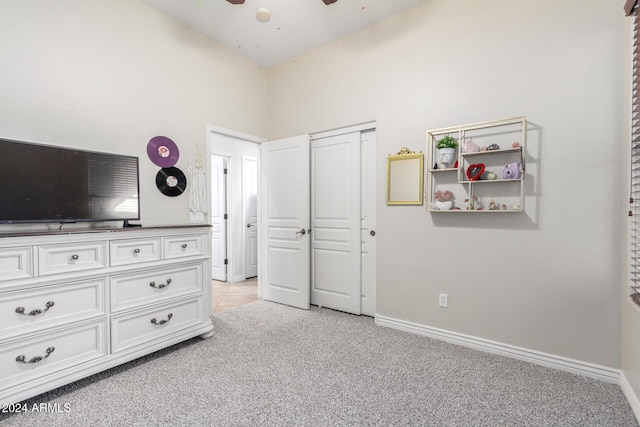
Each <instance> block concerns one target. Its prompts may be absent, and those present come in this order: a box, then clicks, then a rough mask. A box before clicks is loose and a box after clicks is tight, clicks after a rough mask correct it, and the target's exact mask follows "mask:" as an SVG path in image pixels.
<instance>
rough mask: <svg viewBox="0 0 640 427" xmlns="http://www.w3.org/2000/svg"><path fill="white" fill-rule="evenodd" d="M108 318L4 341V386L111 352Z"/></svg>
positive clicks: (0, 357) (0, 363) (0, 355)
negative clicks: (108, 337) (7, 342)
mask: <svg viewBox="0 0 640 427" xmlns="http://www.w3.org/2000/svg"><path fill="white" fill-rule="evenodd" d="M105 330H106V320H101V321H100V322H92V323H87V324H84V325H76V326H75V327H74V328H73V329H65V330H60V331H55V332H51V333H48V334H42V335H39V336H36V337H30V338H27V339H24V340H19V341H14V342H11V343H9V344H3V345H2V347H1V349H0V378H2V385H0V390H1V389H6V388H9V387H12V386H15V385H17V384H20V383H24V382H27V381H30V380H33V379H36V378H39V377H42V376H44V375H48V374H52V373H54V372H56V371H60V370H62V369H65V368H72V367H74V366H77V365H79V364H81V363H84V362H87V361H89V360H93V359H96V358H99V357H103V356H105V355H106V354H107V348H106V340H105Z"/></svg>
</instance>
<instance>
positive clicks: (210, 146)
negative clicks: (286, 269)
mask: <svg viewBox="0 0 640 427" xmlns="http://www.w3.org/2000/svg"><path fill="white" fill-rule="evenodd" d="M216 135H221V136H226V137H231V138H235V139H239V140H243V141H246V142H251V143H254V144H256V145H257V146H258V147H257V148H258V150H257V151H258V154H257V157H256V161H257V168H258V176H260V145H261V144H262V143H263V142H265V141H267V139H266V138H261V137H258V136H254V135H249V134H245V133H242V132H238V131H235V130H231V129H227V128H223V127H219V126H215V125H207V150H206V157H207V175H208V176H211V155H212V154H216V155H223V156H226V157H227V158H228V159H231V158H232V157H233V156H232V155H230V154H229V153H224V152H222V150H215V147H214V138H215V136H216ZM230 179H231V176H230V175H227V182H229V181H230ZM258 187H259V186H258ZM209 190H210V191H208V192H207V199H208V203H209V206H210V205H211V189H209ZM228 197H229V188H228V187H227V198H228ZM257 203H258V212H260V206H261V200H260V190H259V188H258V202H257ZM227 206H228V212H227V213H228V214H229V215H231V214H232V212H231V209H232V207H231V206H229V205H227ZM210 214H211V213H210V212H208V213H207V215H208V216H207V220H209V222H210V218H211V217H210ZM234 214H236V212H234ZM238 214H239V215H242V214H243V213H242V212H239V213H238ZM260 228H261V223H260V216H258V230H260ZM260 239H261V237H260V233H258V247H259V248H260V247H261V245H262V242H261V240H260ZM231 240H232V239H229V236H228V235H227V254H229V253H232V252H231V250H232V248H231V247H230V246H229V244H230V241H231ZM260 256H261V254H260V251H258V286H257V288H258V298H261V296H262V290H261V283H260V266H261V264H262V262H261V259H260ZM238 262H242V263H244V259H243V260H235V259H234V257H230V258H229V265H228V266H227V281H229V278H230V275H229V273H228V272H229V271H234V270H233V269H232V266H235V264H236V263H238Z"/></svg>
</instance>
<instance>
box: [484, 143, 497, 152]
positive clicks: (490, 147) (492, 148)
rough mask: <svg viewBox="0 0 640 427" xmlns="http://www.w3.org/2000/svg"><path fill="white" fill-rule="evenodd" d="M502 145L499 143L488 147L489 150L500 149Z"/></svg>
mask: <svg viewBox="0 0 640 427" xmlns="http://www.w3.org/2000/svg"><path fill="white" fill-rule="evenodd" d="M499 149H500V146H499V145H498V144H491V145H489V146H488V147H487V151H493V150H499Z"/></svg>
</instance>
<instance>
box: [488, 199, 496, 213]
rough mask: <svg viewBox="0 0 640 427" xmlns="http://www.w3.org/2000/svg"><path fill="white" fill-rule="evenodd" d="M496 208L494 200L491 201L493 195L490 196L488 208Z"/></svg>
mask: <svg viewBox="0 0 640 427" xmlns="http://www.w3.org/2000/svg"><path fill="white" fill-rule="evenodd" d="M495 208H496V202H494V201H493V196H491V201H490V202H489V210H490V211H492V210H495Z"/></svg>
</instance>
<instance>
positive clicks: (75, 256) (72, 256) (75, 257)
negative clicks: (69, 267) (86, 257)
mask: <svg viewBox="0 0 640 427" xmlns="http://www.w3.org/2000/svg"><path fill="white" fill-rule="evenodd" d="M79 258H80V257H79V256H78V255H77V254H73V255H71V259H72V260H74V261H77V260H78V259H79Z"/></svg>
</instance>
